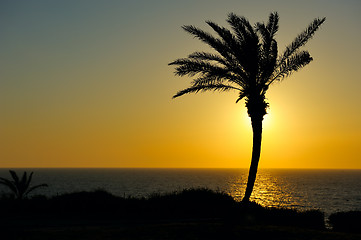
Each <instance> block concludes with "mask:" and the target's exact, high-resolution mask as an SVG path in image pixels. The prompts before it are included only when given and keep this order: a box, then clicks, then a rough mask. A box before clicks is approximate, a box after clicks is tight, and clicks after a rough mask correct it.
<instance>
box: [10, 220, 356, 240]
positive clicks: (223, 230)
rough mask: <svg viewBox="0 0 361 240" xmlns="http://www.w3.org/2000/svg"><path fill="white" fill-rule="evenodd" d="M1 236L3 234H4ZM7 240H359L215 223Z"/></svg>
mask: <svg viewBox="0 0 361 240" xmlns="http://www.w3.org/2000/svg"><path fill="white" fill-rule="evenodd" d="M3 233H4V232H3ZM4 239H9V240H20V239H29V240H48V239H52V240H65V239H67V240H72V239H77V240H83V239H84V240H85V239H86V240H93V239H94V240H95V239H102V240H106V239H108V240H113V239H114V240H115V239H122V240H123V239H124V240H128V239H129V240H131V239H132V240H138V239H139V240H145V239H165V240H173V239H174V240H178V239H179V240H181V239H182V240H183V239H184V240H196V239H197V240H200V239H208V240H209V239H268V240H271V239H277V240H282V239H285V240H286V239H287V240H300V239H314V240H347V239H350V240H359V239H361V234H353V233H339V232H331V231H328V230H312V229H305V228H299V227H286V226H272V225H252V226H244V225H239V224H231V223H226V222H223V221H218V220H202V221H200V220H184V221H175V222H157V223H154V222H153V223H150V222H148V223H145V222H143V223H112V224H110V223H106V221H105V223H98V224H97V225H94V224H72V225H68V224H66V223H59V222H58V223H57V224H56V225H54V224H53V225H52V224H49V225H48V226H32V227H26V226H24V227H22V228H20V229H15V228H13V229H12V228H8V229H7V230H6V238H4Z"/></svg>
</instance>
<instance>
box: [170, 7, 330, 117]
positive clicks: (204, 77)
mask: <svg viewBox="0 0 361 240" xmlns="http://www.w3.org/2000/svg"><path fill="white" fill-rule="evenodd" d="M324 21H325V18H323V19H318V18H317V19H315V20H314V21H313V22H312V23H311V24H310V25H309V26H308V28H307V29H306V30H305V31H304V32H302V33H301V34H300V35H298V36H297V37H296V39H295V40H294V41H293V42H292V43H291V44H290V45H288V46H287V47H286V49H285V51H284V53H283V54H280V55H278V46H277V42H276V40H275V38H274V37H275V35H276V33H277V31H278V22H279V15H278V13H276V12H275V13H271V14H270V16H269V19H268V22H267V24H264V23H260V22H258V23H257V24H256V25H255V26H252V25H251V24H250V23H249V21H248V20H247V19H246V18H244V17H240V16H237V15H235V14H234V13H231V14H229V15H228V18H227V22H228V23H229V24H230V26H231V28H232V30H233V31H231V30H228V29H227V28H224V27H221V26H219V25H217V24H216V23H214V22H211V21H206V23H207V24H208V25H209V26H210V27H211V28H212V29H213V30H214V31H215V32H216V33H217V34H218V36H219V37H218V38H216V37H213V36H212V35H211V34H209V33H207V32H205V31H203V30H201V29H199V28H197V27H195V26H183V29H184V30H185V31H186V32H188V33H190V34H191V35H193V36H195V37H196V38H198V39H200V40H201V41H203V42H205V43H206V44H208V45H209V46H211V47H212V48H213V49H214V50H216V52H218V53H217V54H213V53H207V52H194V53H192V54H190V55H189V56H188V57H187V58H181V59H177V60H175V61H173V62H171V63H169V65H177V67H176V72H175V74H176V75H179V76H185V75H188V76H190V77H194V76H197V77H196V78H195V79H194V80H193V81H192V83H191V86H190V87H189V88H186V89H184V90H182V91H179V92H178V93H177V94H176V95H174V98H176V97H179V96H182V95H184V94H187V93H197V92H200V91H212V90H213V91H229V90H236V91H238V92H239V97H238V99H237V101H236V102H238V101H239V100H241V99H243V98H245V100H246V107H247V109H248V114H249V115H250V116H254V115H261V116H264V115H265V114H266V109H267V107H268V103H266V101H265V93H266V91H267V90H268V87H269V85H270V84H272V83H273V82H275V81H279V80H281V79H282V78H284V77H286V76H288V75H290V74H291V73H292V72H295V71H297V70H299V69H300V68H302V67H304V66H305V65H307V64H308V63H310V62H311V61H312V57H311V56H310V54H309V53H308V52H307V51H300V50H299V49H300V48H301V47H302V46H303V45H304V44H305V43H306V42H307V41H308V40H309V39H310V38H311V37H312V36H313V34H314V33H315V31H316V30H317V29H318V28H319V26H320V25H321V24H322V23H323V22H324Z"/></svg>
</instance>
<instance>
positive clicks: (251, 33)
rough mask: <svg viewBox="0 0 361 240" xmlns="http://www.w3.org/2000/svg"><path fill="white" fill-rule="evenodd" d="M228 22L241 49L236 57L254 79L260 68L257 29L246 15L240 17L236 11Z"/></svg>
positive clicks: (231, 14)
mask: <svg viewBox="0 0 361 240" xmlns="http://www.w3.org/2000/svg"><path fill="white" fill-rule="evenodd" d="M227 22H228V23H229V24H230V25H231V27H232V29H233V31H234V32H235V34H236V37H237V40H238V42H239V44H238V45H239V46H240V50H237V51H238V52H239V53H237V54H236V57H237V59H238V61H239V62H240V64H241V66H242V67H243V69H244V70H245V72H246V73H247V75H248V76H249V77H250V79H253V77H254V76H255V75H256V73H257V70H258V67H257V66H258V60H259V38H258V36H257V34H256V32H255V29H254V28H253V27H252V26H251V24H250V23H249V21H248V20H247V19H246V18H245V17H239V16H237V15H236V14H234V13H230V14H229V15H228V18H227Z"/></svg>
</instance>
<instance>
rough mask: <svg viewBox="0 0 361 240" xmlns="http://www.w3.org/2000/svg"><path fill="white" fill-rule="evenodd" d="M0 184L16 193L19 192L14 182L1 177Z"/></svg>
mask: <svg viewBox="0 0 361 240" xmlns="http://www.w3.org/2000/svg"><path fill="white" fill-rule="evenodd" d="M0 184H2V185H5V186H7V187H8V188H9V189H10V190H11V191H12V192H14V193H16V192H17V189H16V186H15V184H14V182H13V181H10V180H8V179H6V178H2V177H0Z"/></svg>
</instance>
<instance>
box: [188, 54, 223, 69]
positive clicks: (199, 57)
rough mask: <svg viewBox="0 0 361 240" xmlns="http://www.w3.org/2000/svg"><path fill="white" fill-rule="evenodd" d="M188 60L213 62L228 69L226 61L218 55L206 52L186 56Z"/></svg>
mask: <svg viewBox="0 0 361 240" xmlns="http://www.w3.org/2000/svg"><path fill="white" fill-rule="evenodd" d="M188 58H192V59H195V60H205V61H214V62H217V63H219V64H221V65H223V66H226V67H229V64H228V63H227V61H226V60H225V59H224V58H222V57H221V56H219V55H216V54H212V53H207V52H194V53H191V54H189V55H188Z"/></svg>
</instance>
